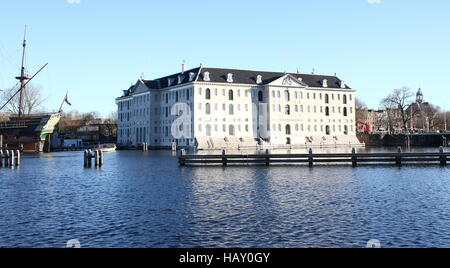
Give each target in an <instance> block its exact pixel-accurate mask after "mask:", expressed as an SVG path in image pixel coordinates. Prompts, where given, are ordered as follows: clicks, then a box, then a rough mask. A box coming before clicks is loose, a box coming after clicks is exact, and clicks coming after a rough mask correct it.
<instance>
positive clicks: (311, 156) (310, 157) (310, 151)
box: [308, 148, 314, 167]
mask: <svg viewBox="0 0 450 268" xmlns="http://www.w3.org/2000/svg"><path fill="white" fill-rule="evenodd" d="M312 154H313V150H312V148H309V157H308V163H309V167H313V166H314V159H313V155H312Z"/></svg>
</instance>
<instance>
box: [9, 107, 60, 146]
mask: <svg viewBox="0 0 450 268" xmlns="http://www.w3.org/2000/svg"><path fill="white" fill-rule="evenodd" d="M59 120H60V114H51V115H44V116H27V117H20V118H18V117H12V118H10V119H9V120H7V121H2V122H0V135H1V136H3V146H4V147H8V148H9V149H19V150H22V151H23V152H25V153H39V152H43V151H45V147H46V146H50V136H51V134H53V132H54V131H55V127H56V125H57V124H58V123H59ZM48 148H50V147H48Z"/></svg>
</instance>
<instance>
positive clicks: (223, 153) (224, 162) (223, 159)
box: [222, 150, 227, 167]
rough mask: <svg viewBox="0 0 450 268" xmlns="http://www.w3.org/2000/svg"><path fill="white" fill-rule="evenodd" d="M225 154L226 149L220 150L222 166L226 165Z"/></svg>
mask: <svg viewBox="0 0 450 268" xmlns="http://www.w3.org/2000/svg"><path fill="white" fill-rule="evenodd" d="M226 155H227V153H226V151H225V150H223V151H222V156H223V157H222V165H223V166H224V167H226V166H227V158H226Z"/></svg>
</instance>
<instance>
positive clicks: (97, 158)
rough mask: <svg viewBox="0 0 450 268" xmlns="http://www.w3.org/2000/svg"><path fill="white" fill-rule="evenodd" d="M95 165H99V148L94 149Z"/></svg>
mask: <svg viewBox="0 0 450 268" xmlns="http://www.w3.org/2000/svg"><path fill="white" fill-rule="evenodd" d="M94 159H95V167H98V166H99V165H100V153H99V150H95V151H94Z"/></svg>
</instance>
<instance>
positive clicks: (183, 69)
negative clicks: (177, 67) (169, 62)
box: [181, 61, 188, 74]
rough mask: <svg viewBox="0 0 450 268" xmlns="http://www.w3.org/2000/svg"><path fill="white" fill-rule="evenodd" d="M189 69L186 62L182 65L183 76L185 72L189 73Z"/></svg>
mask: <svg viewBox="0 0 450 268" xmlns="http://www.w3.org/2000/svg"><path fill="white" fill-rule="evenodd" d="M187 68H188V66H187V64H186V62H185V61H183V64H181V74H184V72H186V71H187Z"/></svg>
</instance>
